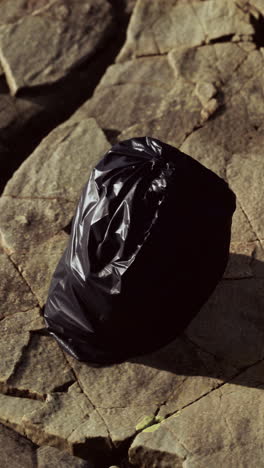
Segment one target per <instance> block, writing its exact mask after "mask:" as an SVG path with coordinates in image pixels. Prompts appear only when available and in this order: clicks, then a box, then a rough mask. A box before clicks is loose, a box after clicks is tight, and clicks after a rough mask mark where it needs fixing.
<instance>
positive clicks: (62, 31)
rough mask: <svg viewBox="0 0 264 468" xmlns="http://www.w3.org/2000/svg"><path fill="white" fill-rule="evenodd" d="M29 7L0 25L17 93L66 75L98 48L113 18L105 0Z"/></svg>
mask: <svg viewBox="0 0 264 468" xmlns="http://www.w3.org/2000/svg"><path fill="white" fill-rule="evenodd" d="M39 4H41V2H39ZM42 5H43V2H42ZM39 6H40V5H39ZM6 8H7V5H6ZM24 8H25V7H24ZM30 10H31V8H30V9H27V11H26V12H25V15H22V16H21V17H20V18H19V19H18V20H17V21H11V22H10V23H9V24H6V25H3V26H2V27H1V28H0V61H1V65H2V67H3V70H4V72H5V75H6V79H7V82H8V85H9V87H10V90H11V93H12V94H16V93H17V91H18V90H19V89H21V88H25V87H32V86H40V85H46V84H51V83H54V82H56V81H58V80H59V79H61V78H63V77H65V75H67V73H69V71H70V70H71V69H72V68H73V67H76V66H77V65H79V64H80V63H81V62H83V61H84V60H86V59H88V58H89V57H91V56H92V55H93V54H94V53H95V51H96V49H97V48H98V46H99V45H100V42H102V38H103V37H104V36H105V34H106V32H107V31H108V29H109V27H110V25H111V24H112V15H111V7H110V5H109V3H108V2H107V1H106V0H99V1H97V2H96V3H94V2H92V1H90V0H85V1H83V2H81V3H72V2H70V1H69V0H55V1H50V2H48V3H47V4H46V5H44V6H42V7H41V6H40V8H39V9H34V10H33V11H30ZM21 56H23V60H20V59H19V58H20V57H21Z"/></svg>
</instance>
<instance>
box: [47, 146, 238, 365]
mask: <svg viewBox="0 0 264 468" xmlns="http://www.w3.org/2000/svg"><path fill="white" fill-rule="evenodd" d="M234 211H235V195H234V193H233V192H232V191H231V190H230V189H229V187H228V185H227V184H226V182H225V181H224V180H222V179H221V178H220V177H218V176H217V175H216V174H214V173H213V172H212V171H210V170H209V169H207V168H205V167H204V166H202V165H201V164H200V163H199V162H197V161H196V160H194V159H193V158H191V157H190V156H187V155H186V154H184V153H182V152H180V151H179V150H178V149H176V148H173V147H172V146H170V145H167V144H165V143H163V142H161V141H159V140H156V139H153V138H149V137H142V138H134V139H130V140H126V141H122V142H120V143H118V144H116V145H114V146H113V147H112V148H111V149H110V150H109V151H108V152H107V153H106V154H105V156H104V157H103V159H102V160H101V161H100V162H99V163H98V164H97V166H96V167H95V168H94V169H93V171H92V173H91V175H90V178H89V180H88V183H87V184H86V186H85V187H84V190H83V192H82V195H81V198H80V201H79V204H78V206H77V210H76V214H75V217H74V220H73V223H72V231H71V236H70V240H69V244H68V247H67V249H66V251H65V252H64V254H63V256H62V258H61V260H60V262H59V264H58V266H57V268H56V271H55V273H54V275H53V278H52V281H51V285H50V290H49V296H48V300H47V304H46V307H45V311H44V317H45V321H46V325H47V327H48V330H49V332H50V334H51V335H53V336H54V337H55V338H56V340H57V341H58V343H59V344H60V345H61V346H62V347H63V348H64V349H65V350H66V351H67V352H69V353H70V354H71V355H72V356H74V357H75V358H77V359H79V360H82V361H88V362H90V363H99V364H100V363H101V364H103V363H104V364H107V363H108V364H109V363H113V362H121V361H123V360H125V359H127V358H128V357H132V356H136V355H140V354H144V353H147V352H149V351H153V350H155V349H158V348H160V347H162V346H163V345H165V344H167V343H169V342H170V341H171V340H173V339H174V338H175V337H176V336H177V335H179V334H180V333H181V332H182V331H183V330H184V329H185V328H186V326H187V325H188V324H189V322H190V321H191V320H192V319H193V317H194V316H195V315H196V314H197V313H198V311H199V309H200V308H201V306H202V305H203V304H204V302H205V301H206V300H207V299H208V297H209V296H210V294H211V293H212V291H213V290H214V288H215V287H216V285H217V283H218V281H219V280H220V278H221V276H222V275H223V272H224V270H225V267H226V264H227V260H228V255H229V244H230V232H231V222H232V214H233V212H234Z"/></svg>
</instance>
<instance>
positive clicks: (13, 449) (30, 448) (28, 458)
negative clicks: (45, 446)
mask: <svg viewBox="0 0 264 468" xmlns="http://www.w3.org/2000/svg"><path fill="white" fill-rule="evenodd" d="M0 452H1V466H2V468H8V467H12V468H35V466H36V464H35V447H34V445H33V444H32V443H31V442H30V441H29V440H26V439H25V438H24V437H21V436H19V435H18V434H16V432H14V431H12V430H11V429H9V428H7V427H5V426H3V425H2V424H0Z"/></svg>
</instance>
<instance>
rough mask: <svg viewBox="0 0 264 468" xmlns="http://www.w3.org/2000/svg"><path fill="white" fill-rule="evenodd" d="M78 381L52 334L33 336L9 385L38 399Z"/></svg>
mask: <svg viewBox="0 0 264 468" xmlns="http://www.w3.org/2000/svg"><path fill="white" fill-rule="evenodd" d="M70 382H71V383H72V382H74V375H73V373H72V371H71V370H70V368H69V366H68V365H67V361H66V360H65V358H64V356H63V353H62V352H61V350H60V348H59V347H58V345H57V344H56V343H54V342H53V340H51V339H50V337H48V336H38V335H37V334H35V335H32V337H31V340H30V342H29V344H28V346H27V348H26V349H25V351H24V353H23V360H20V362H19V364H18V365H17V366H16V370H15V372H14V373H13V375H12V376H11V377H10V378H9V380H8V386H9V388H11V389H12V388H14V389H15V390H16V391H18V392H21V393H22V392H25V393H27V392H28V393H29V394H31V395H34V396H35V397H37V398H44V396H45V395H46V394H47V393H50V392H53V391H54V390H55V389H56V388H61V387H63V386H64V385H65V384H67V383H70Z"/></svg>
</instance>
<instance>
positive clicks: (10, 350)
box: [0, 309, 43, 391]
mask: <svg viewBox="0 0 264 468" xmlns="http://www.w3.org/2000/svg"><path fill="white" fill-rule="evenodd" d="M40 328H43V320H42V317H40V313H39V310H38V309H33V310H30V311H26V312H21V313H17V314H14V315H12V316H11V317H7V318H4V319H3V320H1V322H0V332H1V333H0V350H1V356H3V359H1V362H0V388H1V390H2V391H3V390H4V391H5V390H6V389H7V387H8V380H9V379H10V377H11V376H12V375H13V374H14V372H15V371H16V369H17V367H18V365H19V363H20V362H21V360H22V358H23V356H24V352H25V349H26V347H27V346H28V344H29V342H30V331H33V330H38V329H40Z"/></svg>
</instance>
